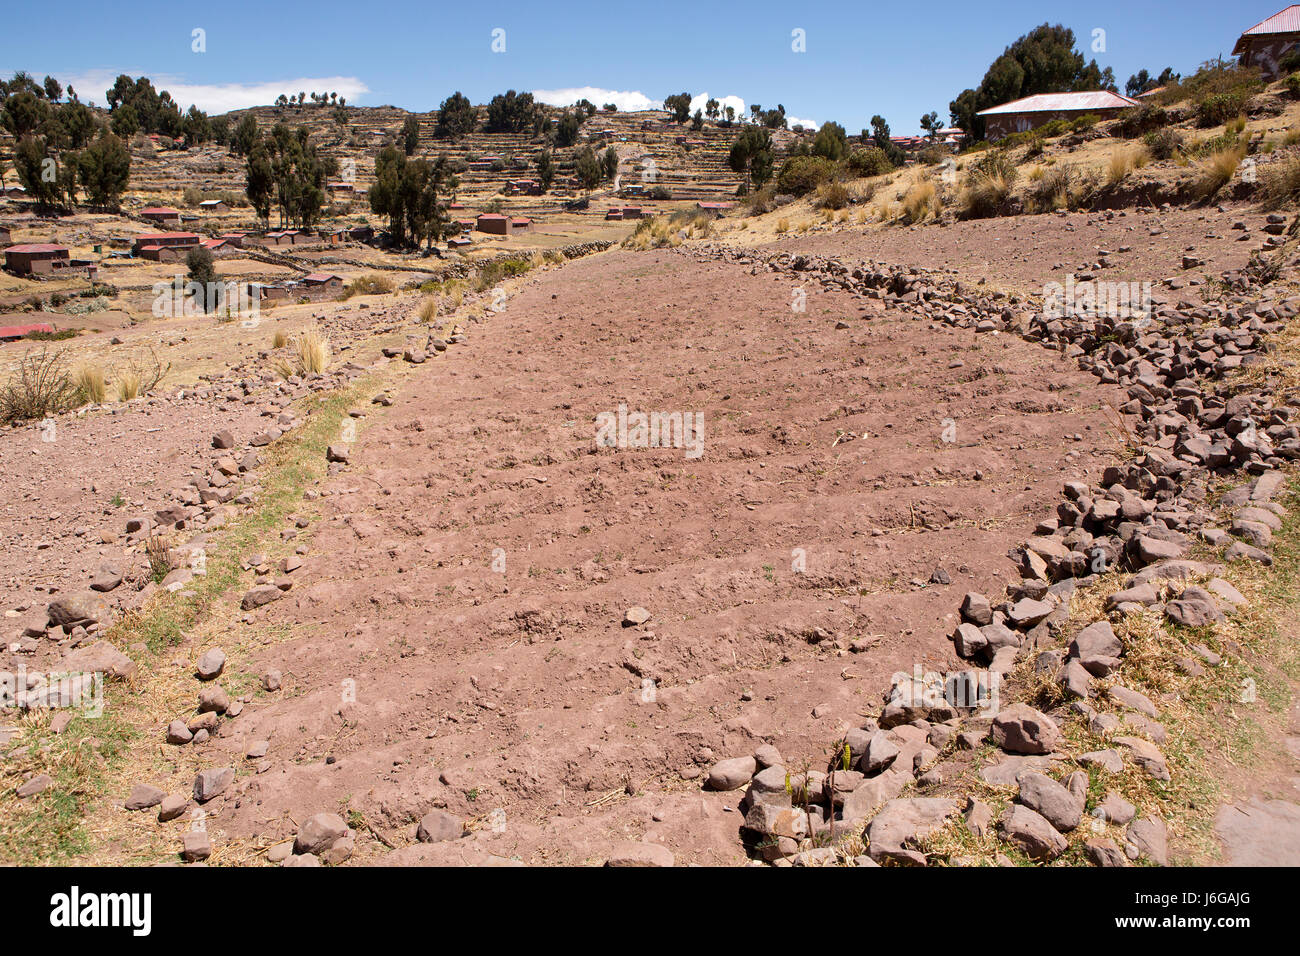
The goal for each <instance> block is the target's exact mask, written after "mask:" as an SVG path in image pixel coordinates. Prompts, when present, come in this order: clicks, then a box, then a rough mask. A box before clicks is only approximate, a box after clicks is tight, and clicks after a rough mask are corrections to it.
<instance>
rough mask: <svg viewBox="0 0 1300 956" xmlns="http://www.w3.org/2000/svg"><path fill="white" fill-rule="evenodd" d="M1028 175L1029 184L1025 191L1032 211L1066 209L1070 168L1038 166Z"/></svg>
mask: <svg viewBox="0 0 1300 956" xmlns="http://www.w3.org/2000/svg"><path fill="white" fill-rule="evenodd" d="M1034 173H1035V175H1032V176H1030V182H1031V185H1030V187H1029V191H1028V193H1027V198H1028V200H1029V206H1030V208H1032V209H1033V211H1034V212H1052V211H1054V210H1057V209H1066V208H1068V207H1069V205H1070V185H1071V181H1070V168H1069V167H1068V166H1053V167H1052V168H1050V169H1046V168H1044V167H1041V166H1040V167H1039V168H1038V169H1036V170H1034Z"/></svg>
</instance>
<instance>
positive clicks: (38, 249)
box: [5, 242, 72, 276]
mask: <svg viewBox="0 0 1300 956" xmlns="http://www.w3.org/2000/svg"><path fill="white" fill-rule="evenodd" d="M71 264H72V260H71V259H70V258H69V255H68V247H67V246H56V245H54V244H53V243H50V242H32V243H27V244H25V245H21V246H10V247H9V248H8V249H6V250H5V268H6V269H8V270H9V271H10V272H12V273H14V274H15V275H20V276H30V275H49V274H51V273H52V272H54V271H55V270H57V269H66V268H68V267H69V266H70V265H71Z"/></svg>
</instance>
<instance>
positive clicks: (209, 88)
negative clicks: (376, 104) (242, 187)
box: [55, 70, 370, 113]
mask: <svg viewBox="0 0 1300 956" xmlns="http://www.w3.org/2000/svg"><path fill="white" fill-rule="evenodd" d="M122 73H127V74H129V75H130V76H132V77H137V76H148V77H149V78H150V80H152V81H153V85H154V87H155V89H158V90H166V91H167V92H168V93H170V94H171V96H172V99H173V100H175V101H176V103H177V105H178V106H180V108H181V110H182V111H184V110H187V109H189V108H190V105H191V104H193V105H194V106H197V107H198V108H199V109H201V110H203V111H204V112H207V113H226V112H229V111H230V110H238V109H244V108H246V107H249V106H269V105H270V104H272V103H274V102H275V99H276V97H277V96H279V95H280V94H281V93H286V94H291V95H293V94H297V93H298V91H299V90H301V91H303V92H304V93H313V92H315V93H321V92H325V93H337V94H338V95H339V96H342V97H345V98H346V99H347V101H348V102H349V103H354V104H358V105H359V101H360V100H361V99H363V98H364V96H365V95H366V94H367V93H369V92H370V88H369V87H367V86H366V84H365V83H363V82H362V81H361V80H359V79H357V78H356V77H355V76H317V77H296V78H294V79H286V80H267V81H264V82H259V83H187V82H185V80H184V78H183V77H177V76H170V75H156V74H150V73H149V72H148V71H146V70H137V71H131V70H97V71H94V72H90V73H82V74H80V75H78V76H67V77H65V76H62V75H60V74H55V75H57V76H59V79H60V80H62V81H63V82H64V83H65V84H71V85H72V86H74V87H75V88H76V90H77V95H78V96H79V97H81V99H82V100H83V101H87V102H88V101H90V100H94V101H95V103H96V104H98V105H100V106H103V105H105V97H104V91H105V90H107V89H109V88H110V87H111V86H112V85H113V81H114V80H116V79H117V77H118V76H119V75H120V74H122Z"/></svg>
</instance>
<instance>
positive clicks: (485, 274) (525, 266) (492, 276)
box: [477, 257, 533, 292]
mask: <svg viewBox="0 0 1300 956" xmlns="http://www.w3.org/2000/svg"><path fill="white" fill-rule="evenodd" d="M532 267H533V262H532V260H531V259H527V258H523V257H520V258H511V259H493V260H492V261H491V262H488V263H485V264H484V265H483V266H482V267H481V268H480V269H479V273H478V283H477V288H478V291H479V292H486V291H487V290H488V289H491V288H493V287H494V286H496V285H497V284H498V283H499V282H502V281H503V280H505V279H513V278H514V277H515V276H521V275H524V274H525V273H526V272H528V270H529V269H531V268H532Z"/></svg>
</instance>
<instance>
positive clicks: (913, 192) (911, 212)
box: [903, 179, 939, 223]
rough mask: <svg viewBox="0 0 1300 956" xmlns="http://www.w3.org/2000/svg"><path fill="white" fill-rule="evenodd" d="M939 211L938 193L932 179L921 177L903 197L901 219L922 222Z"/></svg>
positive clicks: (908, 221)
mask: <svg viewBox="0 0 1300 956" xmlns="http://www.w3.org/2000/svg"><path fill="white" fill-rule="evenodd" d="M938 211H939V193H938V190H936V189H935V188H934V180H932V179H922V180H920V181H919V182H917V183H914V184H913V185H912V188H911V189H909V190H908V191H907V195H905V196H904V197H903V221H904V222H907V223H914V222H924V221H925V220H926V219H929V218H930V217H931V216H933V215H936V214H937V213H938Z"/></svg>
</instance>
